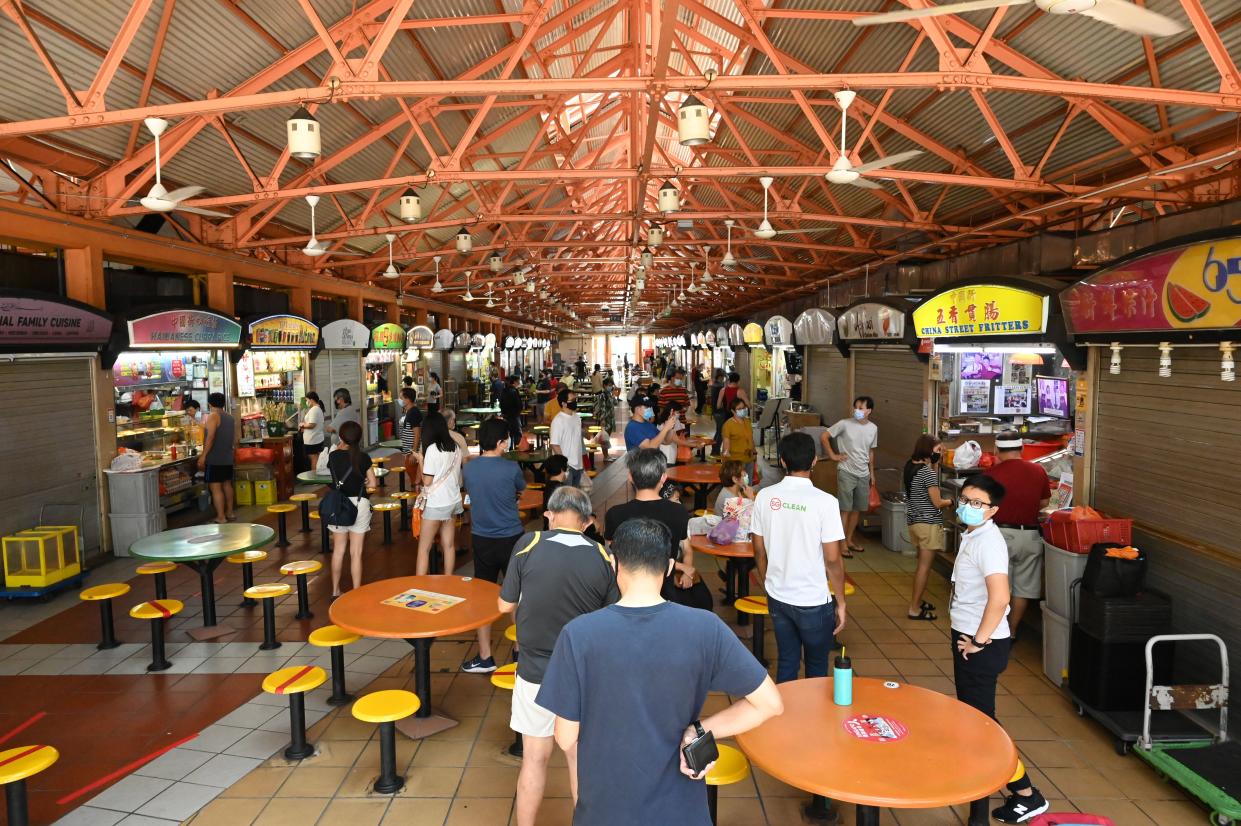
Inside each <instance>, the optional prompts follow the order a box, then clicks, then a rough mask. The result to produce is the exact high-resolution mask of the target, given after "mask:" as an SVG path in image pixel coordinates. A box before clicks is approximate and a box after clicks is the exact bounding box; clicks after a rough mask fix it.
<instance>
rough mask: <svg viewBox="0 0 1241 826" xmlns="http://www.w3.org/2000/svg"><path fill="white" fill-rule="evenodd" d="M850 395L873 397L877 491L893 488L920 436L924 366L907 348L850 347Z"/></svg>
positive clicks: (897, 485)
mask: <svg viewBox="0 0 1241 826" xmlns="http://www.w3.org/2000/svg"><path fill="white" fill-rule="evenodd" d="M850 356H851V358H852V359H853V365H854V367H853V369H854V374H853V394H854V395H855V396H870V397H871V398H873V399H874V400H875V412H874V413H873V414H872V415H871V421H872V422H874V423H875V424H876V425H878V427H879V450H878V451H877V453H876V457H875V468H876V470H877V471H878V473H879V479H878V480H877V482H876V483H877V484H878V485H879V489H880V490H881V491H885V492H886V491H888V490H897V489H899V487H900V473H899V470H898V471H893V470H892V469H899V468H901V467H904V465H905V460H906V459H908V458H909V456H910V454H911V453H912V452H913V447H914V442H916V441H917V440H918V437H919V436H921V435H922V426H923V418H922V401H923V399H924V398H925V396H926V390H925V387H926V375H927V370H926V365H925V364H923V363H922V362H921V361H918V359H917V357H915V356H914V355H913V353H910V352H909V351H908V350H903V351H888V350H862V349H859V348H854V349H853V350H852V352H851V353H850Z"/></svg>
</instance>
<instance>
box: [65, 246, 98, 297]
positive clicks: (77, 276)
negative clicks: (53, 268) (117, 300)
mask: <svg viewBox="0 0 1241 826" xmlns="http://www.w3.org/2000/svg"><path fill="white" fill-rule="evenodd" d="M64 255H65V294H66V297H68V298H71V299H73V300H74V301H81V302H82V303H83V304H89V305H91V306H92V307H98V308H99V309H100V310H106V309H107V308H108V298H107V291H106V290H105V288H104V282H103V250H102V249H100V248H99V247H68V248H66V249H65V251H64Z"/></svg>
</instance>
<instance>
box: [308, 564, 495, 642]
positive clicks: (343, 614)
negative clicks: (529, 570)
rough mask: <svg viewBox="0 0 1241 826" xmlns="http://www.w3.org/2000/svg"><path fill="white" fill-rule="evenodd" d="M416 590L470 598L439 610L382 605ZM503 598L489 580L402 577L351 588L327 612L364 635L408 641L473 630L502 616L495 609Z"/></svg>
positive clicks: (339, 623)
mask: <svg viewBox="0 0 1241 826" xmlns="http://www.w3.org/2000/svg"><path fill="white" fill-rule="evenodd" d="M411 588H417V589H419V590H423V591H432V592H434V593H437V594H446V595H448V596H454V597H464V598H465V602H459V603H457V604H456V605H453V606H451V607H449V608H445V609H444V610H443V611H442V612H440V613H437V614H429V613H424V612H422V611H416V610H414V609H412V608H399V607H397V606H395V605H384V604H383V602H384V600H386V599H390V598H392V597H395V596H396V595H397V594H400V593H403V592H405V591H408V590H409V589H411ZM499 598H500V586H498V585H496V584H495V583H493V582H487V581H486V580H484V579H474V578H471V577H460V576H444V575H440V576H402V577H396V578H395V579H383V580H380V581H379V582H371V583H368V584H366V585H363V586H362V587H361V588H354V589H353V590H352V591H346V592H345V593H344V594H343V595H342V596H340V597H339V598H338V599H337V600H336V601H335V602H333V603H332V607H331V609H330V610H329V612H328V615H329V616H330V617H331V619H332V623H333V624H335V625H337V626H338V627H340V628H343V629H345V630H346V631H351V632H353V633H354V634H361V635H362V636H364V637H379V638H383V639H403V640H408V639H415V638H424V637H443V636H448V635H449V634H460V633H462V632H465V631H472V630H474V629H475V628H478V627H479V626H482V625H486V624H487V623H489V622H494V621H495V620H497V619H499V617H500V611H499V609H498V608H497V607H496V602H497V600H498V599H499Z"/></svg>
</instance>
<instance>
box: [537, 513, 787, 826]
mask: <svg viewBox="0 0 1241 826" xmlns="http://www.w3.org/2000/svg"><path fill="white" fill-rule="evenodd" d="M671 542H672V540H671V537H670V536H669V533H668V528H667V527H666V526H665V525H663V524H662V523H660V522H656V521H655V520H653V519H630V520H627V521H626V522H625V524H624V525H622V526H621V527H620V529H619V530H618V531H617V532H616V536H615V538H614V539H613V541H612V555H613V556H614V558H615V560H616V579H617V584H618V585H619V586H620V592H621V599H620V602H618V603H616V604H615V605H611V606H608V607H607V608H604V609H602V610H599V611H595V612H593V613H590V614H586V615H584V616H580V617H578V618H577V619H574V620H572V621H571V622H570V623H569V624H568V625H566V626H565V627H564V630H563V631H561V633H560V637H559V638H558V640H557V641H556V647H555V650H554V651H553V652H552V657H551V661H550V662H549V663H548V666H547V672H546V674H545V675H544V678H543V683H542V686H541V687H540V689H539V694H538V697H537V700H536V702H537V703H538V704H539V705H541V706H543V707H544V708H546V709H547V710H548V711H550V712H552V713H553V714H555V715H556V728H555V732H556V742H557V744H558V745H559V746H560V747H561V748H562V749H565V750H566V751H568V750H571V749H572V748H573V747H574V746H576V747H577V766H578V799H577V807H576V809H575V810H574V814H573V822H574V823H575V824H578V826H582V824H589V825H590V826H632V824H636V823H644V824H645V823H650V824H655V823H660V824H668V823H675V824H677V826H710V824H711V816H710V814H709V812H708V810H707V789H706V785H705V784H703V783H702V782H701V776H702V775H699V776H698V777H694V775H692V773H691V772H690V770H689V768H688V767H687V766H686V765H685V761H684V758H683V757H682V756H681V747H682V746H683V745H686V744H688V743H690V742H692V741H693V740H694V738H695V737H697V734H696V728H695V725H694V723H695V720H696V719H697V717H698V714H699V712H700V711H701V709H702V705H703V703H704V702H705V701H706V698H707V692H709V691H722V692H724V693H727V694H731V695H733V696H741V697H743V698H744V699H741V700H738V701H737V702H735V703H733V704H732V705H731V706H729V707H728V708H726V709H724V710H723V711H721V712H719V713H717V714H713V715H711V716H710V717H707V718H706V719H704V720H702V721H701V725H702V727H703V728H704V729H706V730H707V731H710V732H712V733H714V735H715V737H716V739H721V738H725V737H732V736H734V735H737V734H741V733H742V732H746V731H749V730H750V729H752V728H754V727H756V726H758V725H760V724H762V723H763V722H764V721H765V720H767V719H768V718H770V717H773V716H775V715H777V714H780V713H781V712H783V711H784V705H783V703H782V701H781V699H780V692H779V691H778V690H777V689H776V686H775V683H773V682H772V681H771V678H770V677H769V676H767V671H766V669H765V668H763V666H762V665H761V664H759V662H758V661H757V660H755V659H754V656H753V655H752V654H751V653H750V652H749V651H747V650H746V649H745V647H744V646H743V645H742V644H741V643H740V642H739V641H738V640H737V637H736V636H735V635H734V634H733V633H732V631H730V630H729V628H728V626H726V625H725V624H724V622H723V621H722V620H721V619H720V618H719V617H717V616H716V615H715V614H713V613H711V612H709V611H700V610H696V609H694V608H686V607H684V606H681V605H676V604H675V603H671V602H665V601H664V600H663V599H661V598H660V596H659V592H660V589H661V587H662V586H663V582H664V578H665V577H666V576H668V574H669V571H670V566H671V565H672V560H671V559H669V557H668V546H669V545H670V544H671ZM704 774H705V772H704Z"/></svg>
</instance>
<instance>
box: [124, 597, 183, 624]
mask: <svg viewBox="0 0 1241 826" xmlns="http://www.w3.org/2000/svg"><path fill="white" fill-rule="evenodd" d="M184 610H185V603H183V602H182V601H181V600H179V599H152V600H149V601H147V602H140V603H138V604H137V605H135V606H134V607H133V608H130V609H129V615H130V616H131V617H133V618H134V619H140V620H161V619H168V618H169V617H171V616H173V615H174V614H179V613H181V612H182V611H184Z"/></svg>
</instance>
